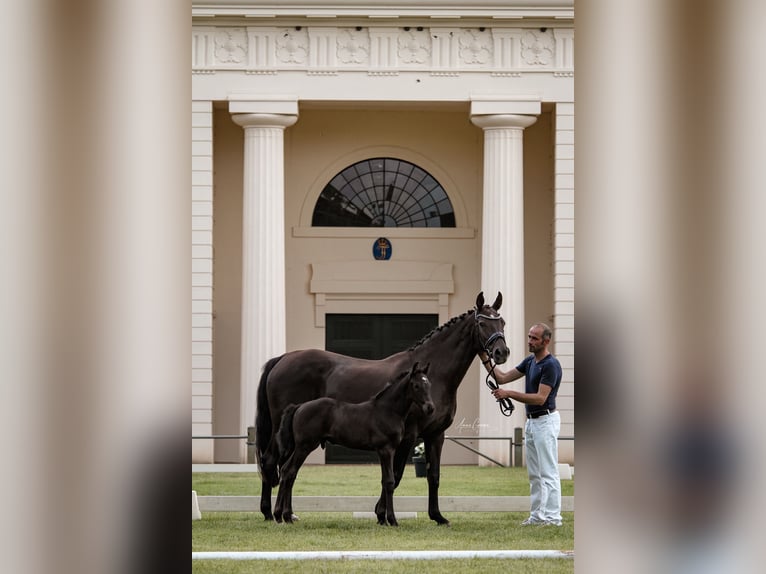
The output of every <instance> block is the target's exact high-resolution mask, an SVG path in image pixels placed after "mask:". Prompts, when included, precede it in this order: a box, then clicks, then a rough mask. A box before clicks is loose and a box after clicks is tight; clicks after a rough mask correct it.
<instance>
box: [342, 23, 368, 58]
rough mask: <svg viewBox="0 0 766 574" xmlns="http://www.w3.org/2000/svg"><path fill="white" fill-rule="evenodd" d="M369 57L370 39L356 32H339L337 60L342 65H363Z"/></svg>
mask: <svg viewBox="0 0 766 574" xmlns="http://www.w3.org/2000/svg"><path fill="white" fill-rule="evenodd" d="M369 55H370V38H369V36H367V34H366V33H364V32H361V31H358V30H341V32H340V34H339V35H338V60H339V61H340V62H342V63H343V64H363V63H365V62H367V60H368V58H369Z"/></svg>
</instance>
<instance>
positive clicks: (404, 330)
mask: <svg viewBox="0 0 766 574" xmlns="http://www.w3.org/2000/svg"><path fill="white" fill-rule="evenodd" d="M438 324H439V316H438V315H436V314H433V315H431V314H428V315H405V314H398V315H397V314H391V315H388V314H377V315H358V314H330V313H328V314H327V315H326V324H325V325H326V331H325V333H326V334H325V349H327V350H328V351H333V352H335V353H341V354H343V355H349V356H352V357H359V358H361V359H383V358H385V357H388V356H389V355H393V354H394V353H398V352H399V351H403V350H405V349H408V348H409V347H411V346H412V345H413V344H415V343H417V342H418V341H419V340H420V339H422V338H423V336H425V335H427V334H428V333H429V332H431V331H432V330H433V329H434V328H436V327H437V326H438ZM325 462H326V463H327V464H368V463H377V462H378V455H377V454H376V453H375V452H373V451H365V450H357V449H351V448H346V447H343V446H339V445H334V444H328V445H327V450H326V451H325Z"/></svg>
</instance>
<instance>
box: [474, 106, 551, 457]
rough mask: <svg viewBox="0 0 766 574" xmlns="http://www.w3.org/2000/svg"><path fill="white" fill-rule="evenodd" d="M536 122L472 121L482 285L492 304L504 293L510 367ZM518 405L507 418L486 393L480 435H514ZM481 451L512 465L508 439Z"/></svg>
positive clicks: (520, 334)
mask: <svg viewBox="0 0 766 574" xmlns="http://www.w3.org/2000/svg"><path fill="white" fill-rule="evenodd" d="M536 120H537V117H536V116H531V115H521V114H487V115H472V116H471V121H472V122H473V123H474V124H475V125H477V126H479V127H480V128H482V129H483V130H484V202H483V208H482V213H483V218H482V272H481V287H482V289H483V290H484V291H485V297H486V298H487V299H488V300H489V301H493V300H494V297H495V295H496V293H497V291H501V292H502V293H503V307H502V309H501V314H502V315H503V318H504V319H505V321H506V326H505V337H506V343H507V345H508V348H509V349H510V352H511V354H510V356H509V359H508V360H509V363H508V364H509V365H515V364H516V363H518V361H520V360H521V359H522V358H523V357H524V355H526V334H527V330H528V325H527V324H526V319H525V317H524V171H523V165H524V147H523V136H524V128H526V127H528V126H531V125H532V124H533V123H534V122H535V121H536ZM483 370H484V369H482V374H481V377H482V380H484V376H485V373H484V372H483ZM517 385H518V383H517ZM514 388H516V387H514ZM516 407H517V408H516V411H515V412H514V414H513V416H512V417H505V416H503V415H502V414H501V413H500V409H499V408H498V405H497V402H496V401H495V399H494V398H493V397H492V395H490V394H489V392H488V391H486V390H484V389H482V393H481V398H480V401H479V416H480V422H481V425H480V427H479V428H480V429H481V434H483V435H485V436H512V435H513V427H516V426H523V423H524V405H521V404H518V403H516ZM481 450H482V452H485V453H486V454H488V455H489V456H491V457H492V458H494V459H495V460H498V461H499V462H502V463H503V464H509V463H510V448H509V444H508V443H507V442H505V441H502V442H501V441H489V440H488V441H482V444H481ZM482 460H483V459H482ZM482 464H486V462H482Z"/></svg>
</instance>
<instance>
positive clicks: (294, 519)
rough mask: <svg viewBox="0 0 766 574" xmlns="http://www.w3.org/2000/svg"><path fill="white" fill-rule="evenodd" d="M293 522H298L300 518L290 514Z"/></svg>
mask: <svg viewBox="0 0 766 574" xmlns="http://www.w3.org/2000/svg"><path fill="white" fill-rule="evenodd" d="M290 518H291V519H292V520H291V522H298V521H299V520H300V517H299V516H298V515H297V514H290Z"/></svg>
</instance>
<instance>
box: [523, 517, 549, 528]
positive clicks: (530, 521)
mask: <svg viewBox="0 0 766 574" xmlns="http://www.w3.org/2000/svg"><path fill="white" fill-rule="evenodd" d="M542 524H545V522H543V521H542V520H538V519H537V518H532V517H531V516H530V517H529V518H527V519H526V520H525V521H524V522H522V523H521V525H522V526H540V525H542Z"/></svg>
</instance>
